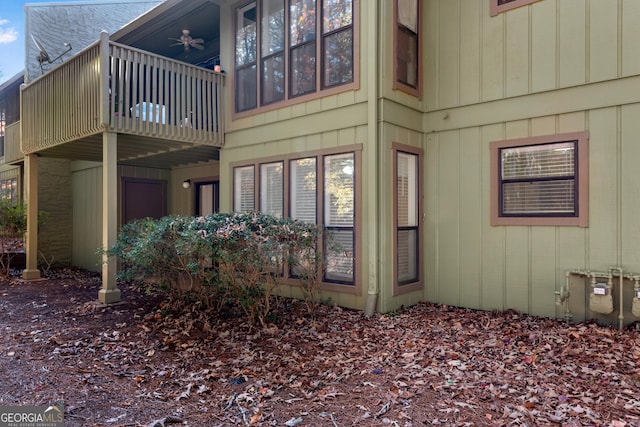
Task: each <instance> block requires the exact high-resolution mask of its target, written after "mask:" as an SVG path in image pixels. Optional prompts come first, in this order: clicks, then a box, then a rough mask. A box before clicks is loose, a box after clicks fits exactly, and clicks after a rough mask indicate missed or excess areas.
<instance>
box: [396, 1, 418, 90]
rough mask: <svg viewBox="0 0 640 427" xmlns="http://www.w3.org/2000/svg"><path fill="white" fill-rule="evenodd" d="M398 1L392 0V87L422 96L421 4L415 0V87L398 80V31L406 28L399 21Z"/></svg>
mask: <svg viewBox="0 0 640 427" xmlns="http://www.w3.org/2000/svg"><path fill="white" fill-rule="evenodd" d="M398 1H399V0H394V2H393V24H394V29H393V52H394V55H393V89H394V90H399V91H401V92H405V93H408V94H409V95H413V96H415V97H416V98H420V97H421V96H422V82H423V78H422V75H423V74H424V73H423V66H422V43H421V34H422V19H420V17H421V10H422V6H421V3H422V2H421V0H415V1H416V2H417V5H416V10H417V18H416V19H417V28H416V31H417V33H416V44H417V46H416V49H417V51H418V52H417V61H418V64H417V65H418V68H417V73H418V75H417V85H416V87H413V86H411V85H409V84H407V83H405V82H402V81H400V80H399V78H400V76H399V66H400V64H399V61H398V53H399V50H398V44H399V43H400V31H401V28H400V27H401V26H402V27H404V28H406V26H404V25H403V24H401V23H400V14H399V11H398V9H399V8H398Z"/></svg>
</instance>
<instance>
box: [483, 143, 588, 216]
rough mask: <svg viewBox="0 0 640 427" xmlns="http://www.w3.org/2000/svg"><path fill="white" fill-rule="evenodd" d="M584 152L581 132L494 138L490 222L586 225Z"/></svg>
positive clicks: (585, 154)
mask: <svg viewBox="0 0 640 427" xmlns="http://www.w3.org/2000/svg"><path fill="white" fill-rule="evenodd" d="M587 150H588V148H587V135H586V133H584V132H581V133H574V134H562V135H548V136H542V137H534V138H523V139H515V140H506V141H496V142H493V143H492V144H491V156H492V170H491V173H492V224H493V225H510V224H513V225H525V224H529V225H538V224H539V225H554V224H556V225H580V226H586V221H587V215H588V212H587V210H588V208H587V206H588V205H587V198H588V191H587V190H588V189H587V185H588V175H587V168H588V163H587Z"/></svg>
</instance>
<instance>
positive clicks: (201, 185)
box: [195, 181, 220, 216]
mask: <svg viewBox="0 0 640 427" xmlns="http://www.w3.org/2000/svg"><path fill="white" fill-rule="evenodd" d="M195 187H196V188H195V191H196V215H201V216H205V215H209V214H214V213H217V212H218V211H219V210H220V181H202V182H197V183H195Z"/></svg>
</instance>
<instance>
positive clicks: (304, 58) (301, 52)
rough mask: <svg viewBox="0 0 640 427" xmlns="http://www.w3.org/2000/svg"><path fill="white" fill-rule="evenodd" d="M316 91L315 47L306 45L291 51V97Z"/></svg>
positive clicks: (312, 44) (313, 44)
mask: <svg viewBox="0 0 640 427" xmlns="http://www.w3.org/2000/svg"><path fill="white" fill-rule="evenodd" d="M315 90H316V45H315V43H311V44H306V45H303V46H301V47H298V48H295V49H292V50H291V88H290V92H291V95H292V96H296V95H304V94H305V93H310V92H315Z"/></svg>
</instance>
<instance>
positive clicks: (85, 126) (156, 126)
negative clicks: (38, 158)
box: [21, 33, 224, 154]
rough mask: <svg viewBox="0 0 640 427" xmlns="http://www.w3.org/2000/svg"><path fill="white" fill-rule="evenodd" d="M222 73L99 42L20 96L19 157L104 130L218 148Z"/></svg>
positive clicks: (103, 37) (103, 39) (105, 39)
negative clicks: (20, 141)
mask: <svg viewBox="0 0 640 427" xmlns="http://www.w3.org/2000/svg"><path fill="white" fill-rule="evenodd" d="M223 85H224V75H222V74H219V73H215V72H213V71H210V70H206V69H204V68H200V67H196V66H193V65H190V64H186V63H182V62H179V61H175V60H172V59H169V58H165V57H162V56H158V55H155V54H152V53H149V52H145V51H142V50H139V49H135V48H131V47H129V46H125V45H122V44H119V43H114V42H111V41H109V39H108V35H107V34H106V33H103V34H102V35H101V39H100V40H99V41H98V42H96V43H94V44H92V45H90V46H89V47H87V48H86V49H84V50H83V51H81V52H79V53H78V54H77V55H75V56H74V57H73V58H71V59H70V60H69V61H67V62H65V63H64V64H62V65H60V66H58V67H57V68H55V69H53V70H51V71H50V72H48V73H47V74H45V75H43V76H42V77H40V78H38V79H36V80H34V81H33V82H32V83H30V84H29V85H27V86H26V87H25V88H24V89H23V90H22V100H21V105H22V111H21V117H22V122H23V125H22V151H23V152H24V153H25V154H29V153H33V152H37V151H39V150H42V149H45V148H49V147H53V146H55V145H59V144H65V143H67V142H71V141H74V140H77V139H81V138H85V137H88V136H91V135H95V134H99V133H101V132H104V131H113V132H118V133H126V134H130V135H136V136H148V137H152V138H160V139H167V140H171V141H177V142H188V143H192V144H194V145H198V144H200V145H213V146H222V145H223V143H224V140H223V138H224V116H223V112H224V102H223Z"/></svg>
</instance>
